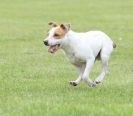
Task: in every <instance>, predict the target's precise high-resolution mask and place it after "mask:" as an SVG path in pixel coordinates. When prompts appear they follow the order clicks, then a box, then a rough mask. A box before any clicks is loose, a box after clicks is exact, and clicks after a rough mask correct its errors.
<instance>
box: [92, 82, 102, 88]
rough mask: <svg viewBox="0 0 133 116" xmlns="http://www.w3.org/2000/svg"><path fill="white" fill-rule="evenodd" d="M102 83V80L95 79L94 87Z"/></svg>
mask: <svg viewBox="0 0 133 116" xmlns="http://www.w3.org/2000/svg"><path fill="white" fill-rule="evenodd" d="M100 83H101V81H94V82H93V87H96V86H97V85H99V84H100Z"/></svg>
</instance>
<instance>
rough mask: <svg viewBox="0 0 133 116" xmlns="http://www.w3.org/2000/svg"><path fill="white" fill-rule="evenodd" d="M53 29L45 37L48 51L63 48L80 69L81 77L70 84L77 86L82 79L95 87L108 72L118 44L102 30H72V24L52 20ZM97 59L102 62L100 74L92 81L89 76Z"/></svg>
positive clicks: (52, 51) (53, 51) (71, 61)
mask: <svg viewBox="0 0 133 116" xmlns="http://www.w3.org/2000/svg"><path fill="white" fill-rule="evenodd" d="M49 25H51V27H52V28H51V29H50V30H49V32H48V36H47V38H46V39H44V41H43V42H44V44H45V45H46V46H49V49H48V51H49V52H50V53H55V52H56V51H57V50H58V49H60V48H61V49H63V50H64V52H65V54H66V56H67V57H68V59H69V61H70V63H72V64H73V65H74V66H75V67H76V68H77V69H78V71H79V73H80V74H79V77H78V78H77V79H76V80H74V81H70V84H71V85H73V86H77V85H78V84H79V83H80V82H81V80H83V81H84V82H85V83H86V84H87V85H89V86H91V87H93V86H96V85H98V84H99V83H101V82H102V81H103V79H104V77H105V75H106V74H107V72H108V61H109V57H110V55H111V53H112V51H113V48H115V47H116V44H114V43H113V41H112V40H111V39H110V37H108V36H107V35H106V34H105V33H103V32H101V31H89V32H84V33H77V32H74V31H72V30H71V26H70V24H57V23H54V22H50V23H49ZM97 59H100V60H101V62H102V71H101V73H100V75H99V76H98V77H97V78H96V79H95V80H94V81H92V80H91V79H90V77H89V75H90V72H91V70H92V67H93V65H94V63H95V61H96V60H97Z"/></svg>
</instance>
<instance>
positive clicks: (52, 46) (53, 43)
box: [43, 22, 70, 53]
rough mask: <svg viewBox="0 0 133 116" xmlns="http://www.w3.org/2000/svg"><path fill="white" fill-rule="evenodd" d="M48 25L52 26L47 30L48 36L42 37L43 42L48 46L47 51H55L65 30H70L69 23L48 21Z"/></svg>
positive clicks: (64, 34) (63, 36) (62, 38)
mask: <svg viewBox="0 0 133 116" xmlns="http://www.w3.org/2000/svg"><path fill="white" fill-rule="evenodd" d="M49 25H51V26H52V28H51V29H50V30H49V31H48V36H47V37H46V39H44V41H43V42H44V44H45V45H46V46H49V49H48V51H49V52H50V53H55V52H56V51H57V50H58V49H59V48H60V47H61V45H62V42H63V40H64V39H65V36H66V34H67V32H68V31H69V30H70V24H60V25H59V24H57V23H54V22H50V23H49Z"/></svg>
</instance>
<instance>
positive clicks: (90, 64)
mask: <svg viewBox="0 0 133 116" xmlns="http://www.w3.org/2000/svg"><path fill="white" fill-rule="evenodd" d="M94 61H95V58H91V59H88V60H87V62H86V67H85V70H84V73H83V75H82V80H83V81H84V82H86V83H87V84H88V85H89V86H91V87H92V86H94V83H93V81H92V80H91V79H90V77H89V75H90V71H91V69H92V67H93V64H94Z"/></svg>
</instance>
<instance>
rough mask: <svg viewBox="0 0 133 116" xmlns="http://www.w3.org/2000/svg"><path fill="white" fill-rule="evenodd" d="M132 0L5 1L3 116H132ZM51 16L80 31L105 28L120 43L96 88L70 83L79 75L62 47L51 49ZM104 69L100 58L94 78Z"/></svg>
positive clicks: (1, 5) (0, 49) (0, 59)
mask: <svg viewBox="0 0 133 116" xmlns="http://www.w3.org/2000/svg"><path fill="white" fill-rule="evenodd" d="M132 4H133V1H132V0H126V1H122V0H117V1H116V0H111V1H107V0H102V1H99V0H82V1H81V0H67V1H66V0H58V1H57V0H48V1H46V0H25V1H24V0H13V1H11V0H3V1H2V0H1V2H0V116H37V115H38V116H56V115H57V116H97V115H98V116H131V115H133V52H132V50H133V40H132V39H133V38H132V37H133V36H132V32H133V23H132V21H133V15H132V14H133V5H132ZM51 20H54V21H58V22H70V23H71V24H72V29H73V30H75V31H89V30H95V29H96V30H102V31H104V32H105V33H107V34H108V35H109V36H110V37H111V38H113V40H114V41H115V42H116V44H117V49H116V50H115V51H114V52H113V54H112V57H111V59H110V63H109V66H110V74H109V75H108V76H107V78H106V79H105V80H104V83H103V84H101V85H100V86H98V87H97V88H90V87H88V86H87V85H85V84H83V83H81V84H80V85H79V86H77V87H72V86H70V85H69V83H68V82H69V81H70V80H73V79H76V77H77V76H78V73H77V72H76V70H75V68H74V67H73V66H72V65H71V64H69V63H68V61H67V59H66V57H65V56H64V54H63V53H62V51H61V50H60V51H58V53H56V54H55V55H51V54H49V53H48V52H47V48H46V47H44V45H43V42H42V41H43V39H44V38H45V36H46V32H47V30H48V28H49V27H48V25H47V23H48V22H49V21H51ZM99 72H100V63H99V62H97V63H96V65H95V67H94V69H93V71H92V74H91V78H93V79H94V78H96V76H97V75H98V74H99Z"/></svg>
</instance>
